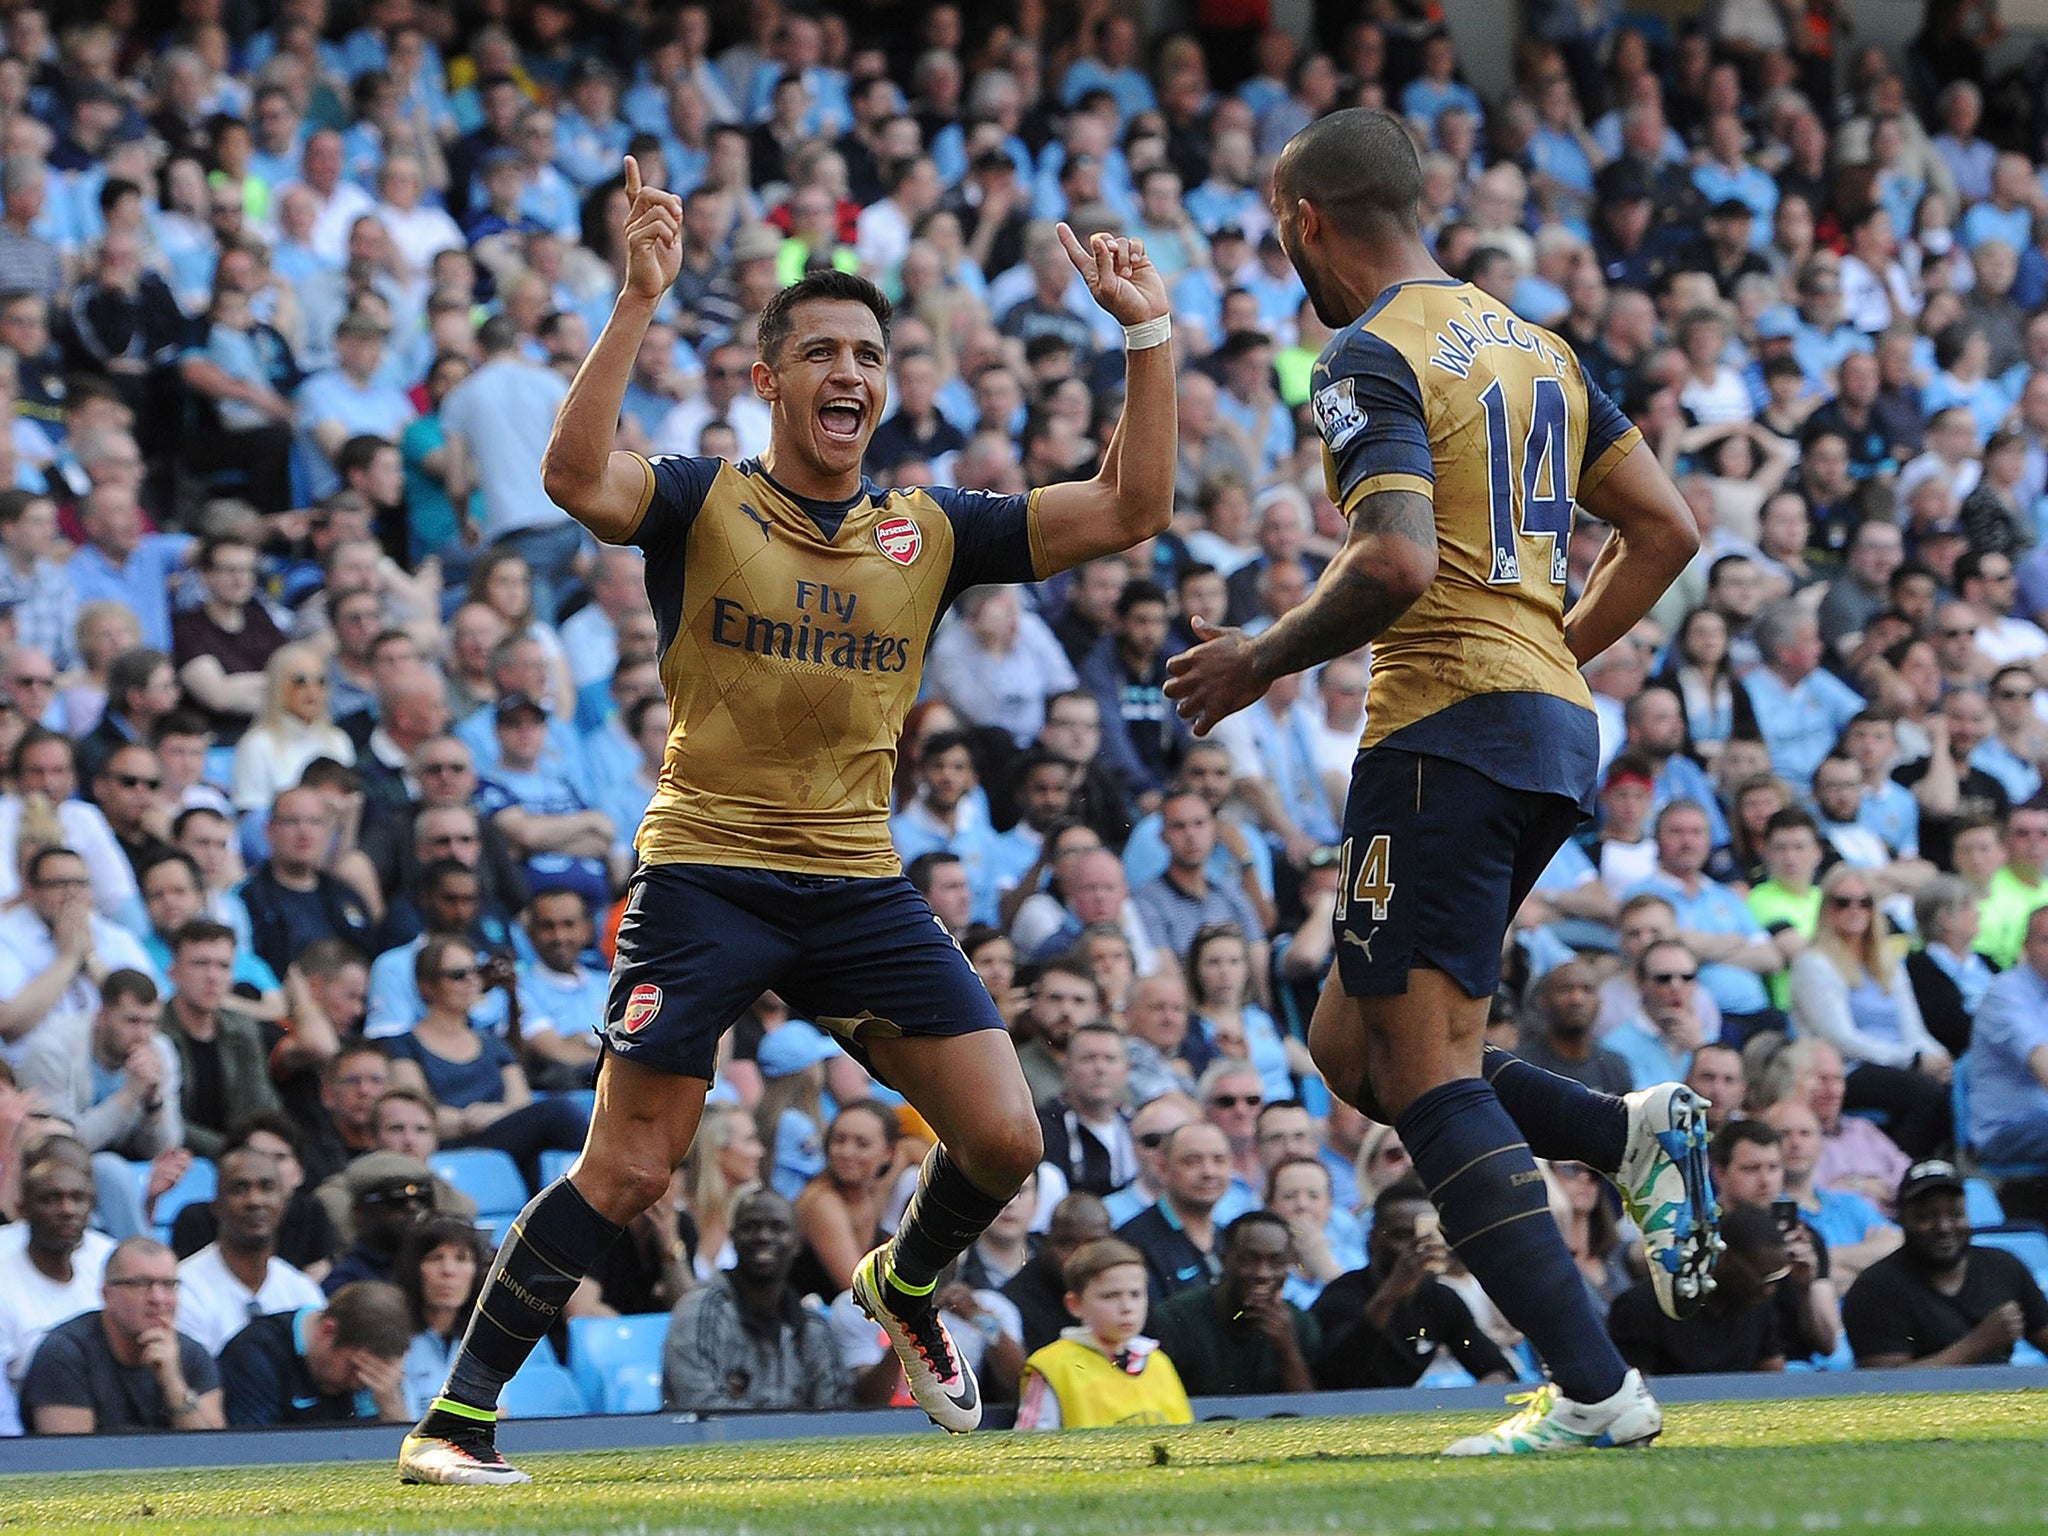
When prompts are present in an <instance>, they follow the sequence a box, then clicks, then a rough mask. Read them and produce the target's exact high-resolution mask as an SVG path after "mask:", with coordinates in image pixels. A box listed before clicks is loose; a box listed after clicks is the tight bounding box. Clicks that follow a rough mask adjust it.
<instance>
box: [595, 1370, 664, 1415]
mask: <svg viewBox="0 0 2048 1536" xmlns="http://www.w3.org/2000/svg"><path fill="white" fill-rule="evenodd" d="M600 1411H601V1412H604V1413H659V1412H661V1367H660V1365H658V1364H656V1365H621V1366H615V1367H613V1369H612V1371H611V1373H610V1374H609V1375H608V1376H607V1377H606V1378H605V1383H604V1402H603V1403H602V1404H601V1405H600Z"/></svg>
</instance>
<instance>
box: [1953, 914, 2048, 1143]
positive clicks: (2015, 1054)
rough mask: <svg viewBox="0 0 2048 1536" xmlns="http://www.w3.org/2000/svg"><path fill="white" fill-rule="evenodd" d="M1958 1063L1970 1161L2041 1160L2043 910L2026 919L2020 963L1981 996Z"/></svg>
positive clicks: (2045, 1101)
mask: <svg viewBox="0 0 2048 1536" xmlns="http://www.w3.org/2000/svg"><path fill="white" fill-rule="evenodd" d="M1964 1065H1965V1070H1967V1071H1968V1072H1969V1074H1970V1080H1969V1090H1970V1124H1969V1127H1968V1131H1967V1134H1968V1139H1969V1142H1970V1145H1971V1146H1972V1147H1974V1148H1975V1149H1976V1151H1977V1155H1978V1156H1979V1157H1982V1158H1983V1159H1985V1161H1987V1162H2032V1163H2038V1162H2048V907H2040V908H2037V909H2036V910H2035V911H2034V912H2033V913H2032V914H2031V915H2030V916H2029V917H2028V918H2027V938H2026V947H2025V948H2024V949H2023V950H2022V951H2021V954H2020V963H2019V964H2018V965H2015V966H2014V967H2013V968H2012V969H2011V970H2009V971H2007V972H2006V973H2005V974H2004V975H2002V976H2000V977H1998V978H1997V979H1996V980H1994V981H1993V982H1992V983H1991V985H1990V987H1989V988H1988V989H1987V990H1986V991H1985V993H1984V1001H1983V1003H1982V1004H1981V1005H1980V1006H1979V1007H1978V1009H1977V1018H1976V1021H1975V1023H1974V1025H1973V1026H1972V1028H1971V1032H1970V1051H1969V1054H1968V1056H1967V1057H1966V1058H1965V1063H1964ZM1957 1129H1958V1130H1959V1131H1961V1130H1963V1129H1964V1128H1963V1127H1960V1126H1958V1127H1957Z"/></svg>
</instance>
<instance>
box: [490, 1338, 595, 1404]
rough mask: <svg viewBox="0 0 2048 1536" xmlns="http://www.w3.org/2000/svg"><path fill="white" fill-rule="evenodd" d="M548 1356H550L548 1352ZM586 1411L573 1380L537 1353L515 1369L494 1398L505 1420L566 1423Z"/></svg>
mask: <svg viewBox="0 0 2048 1536" xmlns="http://www.w3.org/2000/svg"><path fill="white" fill-rule="evenodd" d="M551 1353H552V1352H551ZM589 1411H590V1408H589V1405H588V1404H587V1403H585V1402H584V1401H583V1389H582V1388H581V1387H579V1386H577V1385H576V1378H575V1377H574V1376H571V1375H570V1374H569V1373H568V1371H566V1370H565V1369H563V1368H562V1367H561V1366H559V1365H556V1364H555V1363H554V1362H553V1361H552V1360H543V1359H542V1358H541V1357H540V1355H539V1354H538V1353H536V1354H534V1355H533V1356H532V1357H531V1358H530V1359H528V1360H527V1362H526V1364H525V1365H523V1366H521V1367H520V1368H519V1374H518V1375H516V1376H514V1377H513V1378H512V1379H511V1380H510V1381H508V1382H506V1383H505V1390H504V1391H503V1392H501V1393H500V1394H499V1395H498V1412H499V1413H501V1414H503V1415H504V1416H505V1417H506V1418H508V1419H569V1418H577V1417H580V1416H581V1415H583V1414H586V1413H588V1412H589Z"/></svg>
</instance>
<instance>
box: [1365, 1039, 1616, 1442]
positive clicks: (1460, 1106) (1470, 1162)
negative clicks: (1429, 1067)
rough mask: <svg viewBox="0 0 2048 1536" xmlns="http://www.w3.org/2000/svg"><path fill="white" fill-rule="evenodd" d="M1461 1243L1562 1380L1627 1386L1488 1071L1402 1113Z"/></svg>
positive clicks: (1433, 1193) (1421, 1168) (1412, 1151)
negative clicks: (1486, 1076) (1485, 1075)
mask: <svg viewBox="0 0 2048 1536" xmlns="http://www.w3.org/2000/svg"><path fill="white" fill-rule="evenodd" d="M1395 1124H1396V1126H1397V1127H1398V1128H1399V1130H1400V1132H1401V1143H1402V1145H1403V1146H1405V1147H1407V1149H1408V1155H1409V1156H1410V1157H1411V1158H1413V1159H1414V1160H1415V1171H1416V1172H1417V1173H1418V1174H1420V1175H1421V1176H1422V1182H1423V1183H1424V1184H1425V1185H1426V1186H1427V1187H1428V1189H1429V1195H1430V1199H1432V1200H1433V1201H1435V1202H1436V1208H1437V1211H1438V1212H1439V1214H1440V1215H1441V1216H1442V1217H1443V1233H1444V1240H1445V1241H1446V1242H1448V1243H1449V1244H1450V1245H1451V1246H1452V1247H1453V1248H1455V1249H1457V1250H1458V1257H1459V1258H1461V1259H1463V1260H1464V1261H1465V1266H1466V1268H1468V1269H1470V1270H1471V1271H1472V1273H1473V1274H1474V1275H1475V1276H1477V1277H1478V1280H1479V1283H1480V1285H1481V1286H1483V1287H1484V1288H1485V1290H1486V1294H1487V1295H1488V1296H1490V1297H1492V1298H1493V1302H1494V1304H1495V1305H1496V1306H1498V1307H1499V1308H1500V1310H1501V1312H1502V1314H1503V1315H1504V1316H1505V1317H1506V1318H1507V1320H1508V1321H1509V1322H1511V1323H1513V1324H1514V1325H1515V1326H1516V1327H1517V1328H1519V1329H1521V1330H1522V1332H1523V1333H1525V1334H1527V1335H1528V1337H1529V1341H1530V1342H1531V1343H1532V1344H1534V1345H1535V1346H1536V1350H1537V1353H1538V1354H1540V1355H1541V1356H1542V1357H1543V1360H1544V1363H1545V1364H1546V1365H1548V1366H1549V1367H1550V1375H1551V1379H1552V1380H1553V1381H1555V1382H1556V1383H1557V1387H1558V1390H1559V1391H1561V1392H1562V1393H1564V1395H1565V1396H1566V1397H1568V1398H1570V1399H1571V1400H1572V1401H1573V1402H1575V1403H1597V1402H1601V1401H1603V1400H1605V1399H1606V1398H1609V1397H1612V1396H1613V1395H1614V1393H1615V1392H1616V1391H1617V1390H1618V1389H1619V1388H1620V1386H1621V1379H1622V1377H1623V1376H1624V1375H1625V1374H1627V1370H1628V1368H1627V1366H1625V1365H1624V1364H1623V1363H1622V1359H1621V1356H1620V1355H1619V1354H1617V1353H1615V1349H1614V1344H1613V1341H1612V1340H1610V1339H1609V1338H1608V1336H1607V1330H1606V1329H1605V1328H1604V1327H1602V1326H1601V1322H1600V1319H1599V1317H1598V1316H1597V1315H1596V1314H1595V1312H1594V1310H1593V1305H1592V1302H1591V1301H1590V1300H1588V1298H1587V1295H1586V1282H1585V1281H1584V1280H1583V1279H1582V1278H1581V1277H1580V1275H1579V1270H1578V1266H1577V1265H1576V1264H1574V1263H1573V1262H1572V1256H1571V1252H1570V1250H1569V1249H1567V1248H1566V1247H1565V1245H1564V1236H1563V1234H1562V1233H1560V1232H1559V1231H1558V1228H1557V1222H1556V1221H1555V1220H1554V1219H1553V1218H1552V1216H1551V1214H1550V1197H1549V1192H1548V1190H1547V1188H1546V1187H1545V1185H1544V1182H1543V1175H1542V1174H1541V1173H1539V1172H1537V1170H1536V1161H1535V1159H1534V1158H1533V1157H1531V1156H1530V1155H1529V1148H1528V1145H1527V1143H1525V1142H1524V1141H1523V1140H1522V1139H1521V1137H1520V1136H1518V1135H1517V1134H1516V1132H1515V1125H1514V1122H1513V1121H1512V1120H1510V1119H1509V1118H1508V1113H1507V1111H1506V1110H1505V1109H1503V1108H1502V1107H1501V1102H1500V1100H1499V1099H1498V1098H1496V1097H1495V1096H1494V1092H1493V1090H1492V1089H1491V1088H1490V1087H1488V1086H1487V1085H1486V1084H1485V1083H1483V1082H1481V1081H1480V1080H1479V1079H1478V1078H1471V1077H1467V1078H1460V1079H1458V1080H1457V1081H1456V1082H1450V1083H1445V1084H1443V1085H1442V1086H1441V1087H1437V1088H1432V1089H1431V1090H1430V1091H1429V1092H1428V1093H1425V1094H1424V1095H1423V1096H1422V1097H1421V1098H1419V1099H1417V1100H1416V1101H1415V1102H1414V1103H1413V1104H1410V1105H1409V1106H1408V1108H1407V1110H1406V1111H1405V1112H1404V1113H1403V1114H1402V1115H1401V1117H1400V1119H1399V1120H1397V1121H1396V1122H1395Z"/></svg>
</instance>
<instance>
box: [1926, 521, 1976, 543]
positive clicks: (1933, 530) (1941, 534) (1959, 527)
mask: <svg viewBox="0 0 2048 1536" xmlns="http://www.w3.org/2000/svg"><path fill="white" fill-rule="evenodd" d="M1969 536H1970V530H1969V529H1967V528H1965V527H1964V526H1963V520H1962V519H1961V518H1960V517H1944V518H1943V519H1942V520H1941V521H1940V522H1938V523H1929V524H1928V525H1927V526H1926V527H1925V528H1922V529H1921V530H1920V537H1921V538H1923V539H1967V538H1968V537H1969Z"/></svg>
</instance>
